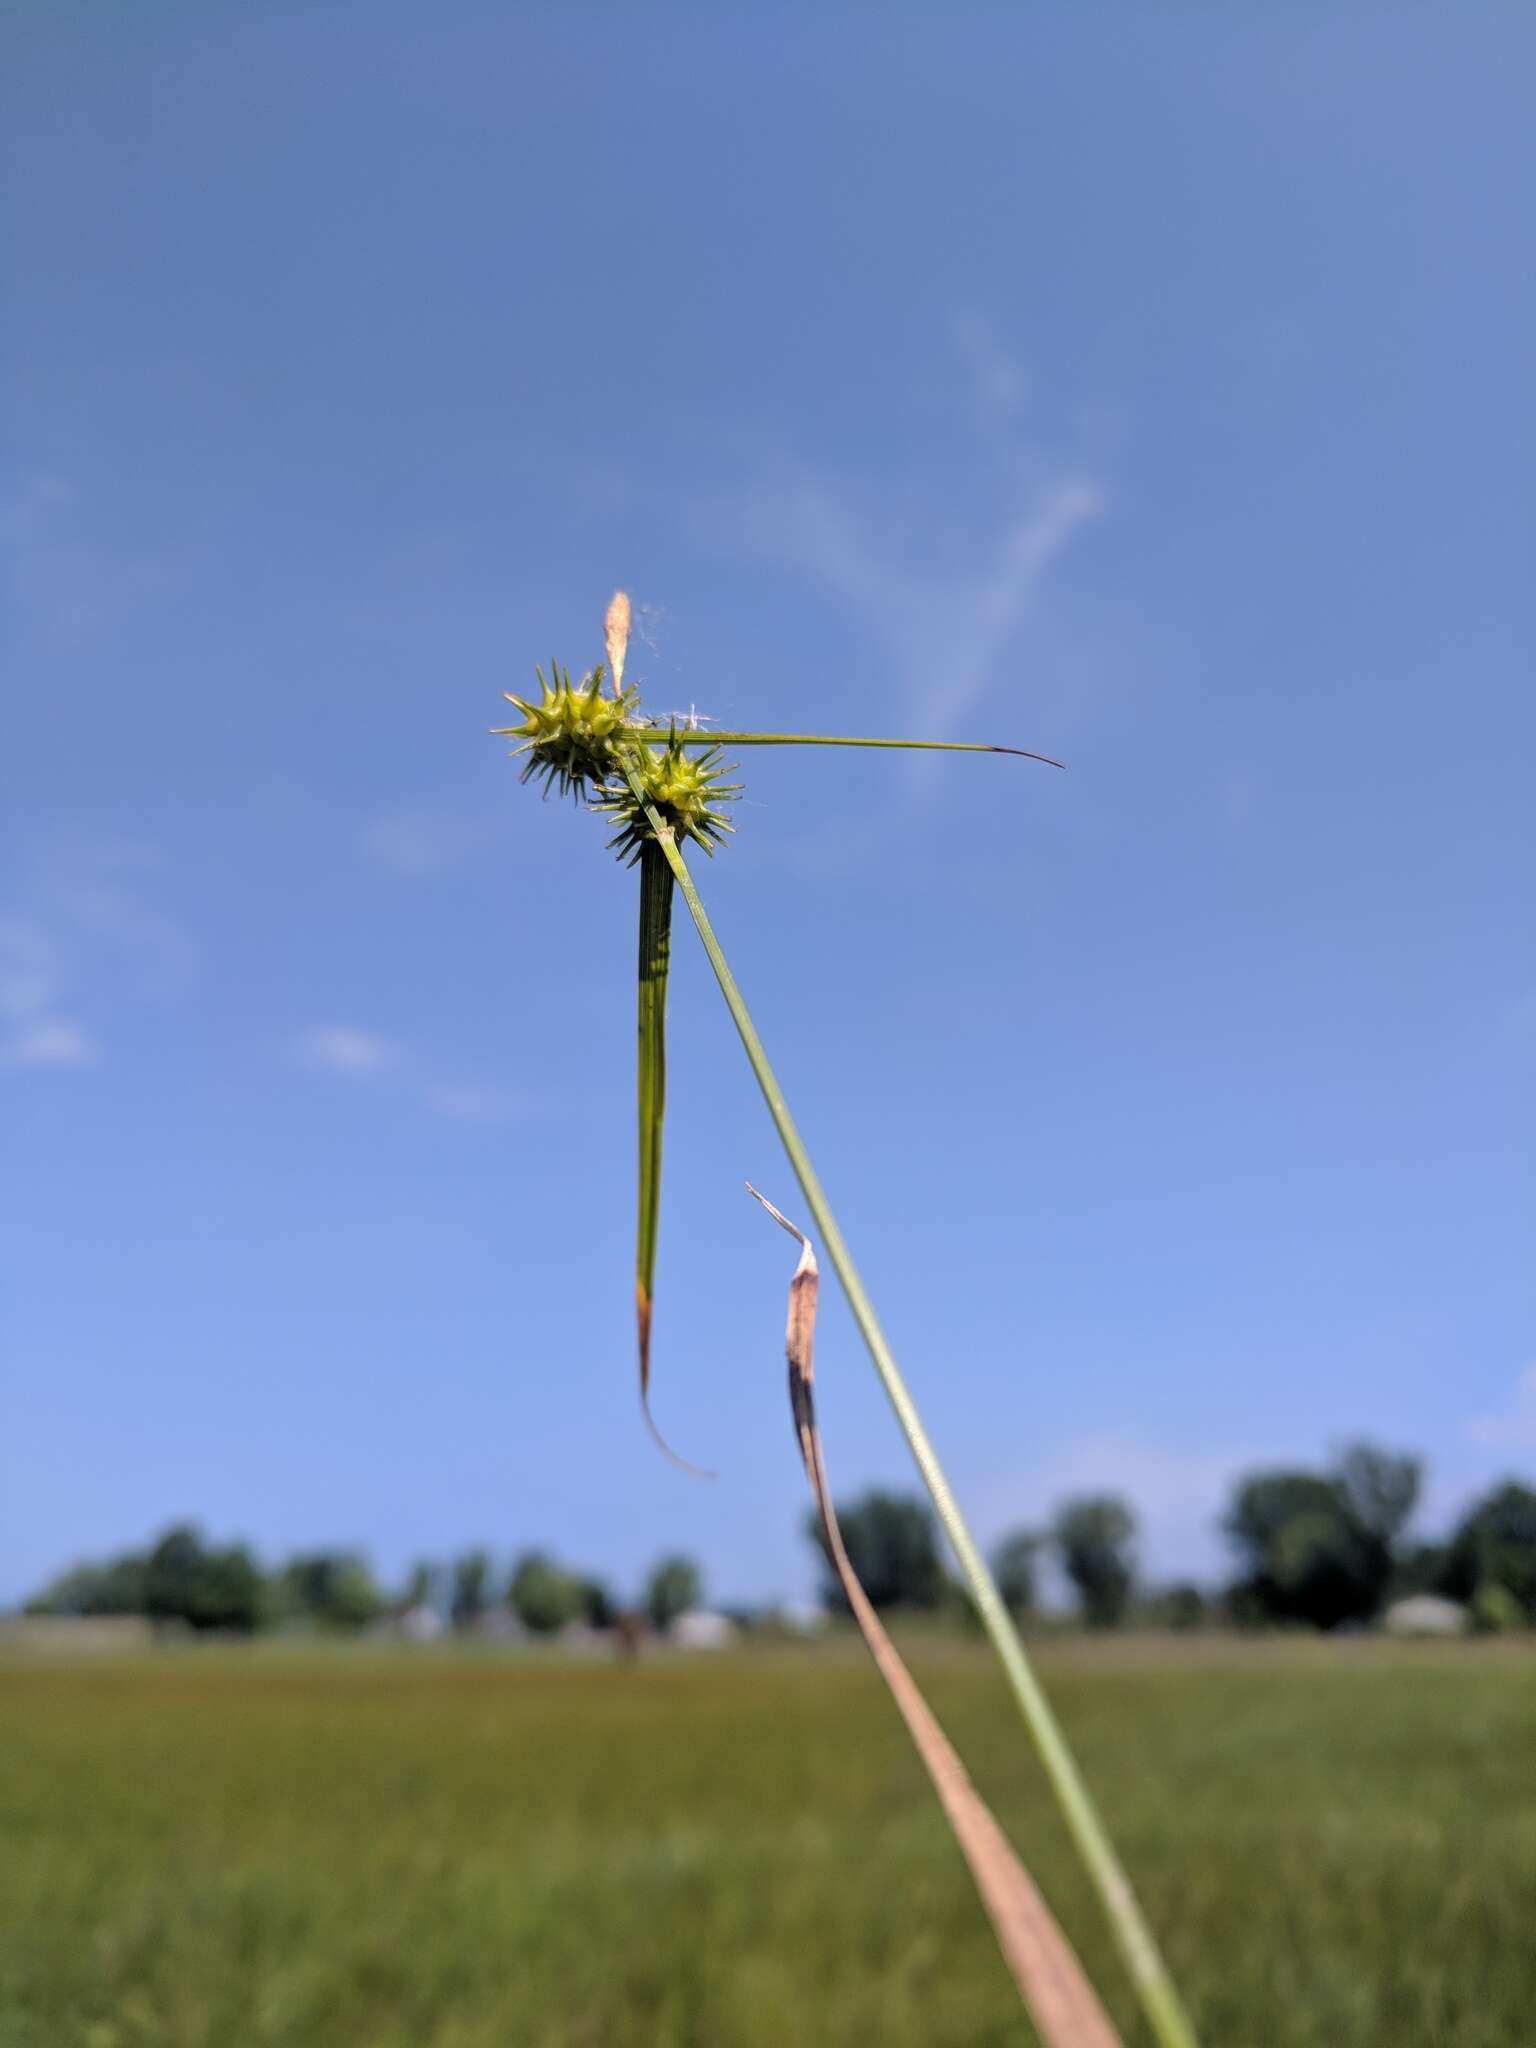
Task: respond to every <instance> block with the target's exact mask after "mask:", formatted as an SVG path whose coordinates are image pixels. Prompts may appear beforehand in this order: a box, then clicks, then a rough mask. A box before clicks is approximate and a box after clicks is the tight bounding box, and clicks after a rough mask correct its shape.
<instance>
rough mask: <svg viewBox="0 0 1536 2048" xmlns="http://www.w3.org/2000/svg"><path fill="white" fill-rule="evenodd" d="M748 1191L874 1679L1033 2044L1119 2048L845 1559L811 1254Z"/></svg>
mask: <svg viewBox="0 0 1536 2048" xmlns="http://www.w3.org/2000/svg"><path fill="white" fill-rule="evenodd" d="M748 1189H749V1192H750V1193H751V1194H753V1195H754V1196H756V1198H757V1200H758V1201H759V1202H761V1203H762V1205H763V1207H764V1208H765V1209H766V1210H767V1211H768V1214H769V1215H770V1216H771V1217H772V1218H773V1219H774V1221H775V1222H776V1223H779V1224H781V1225H782V1226H783V1227H784V1229H785V1230H787V1231H788V1232H789V1234H790V1236H791V1237H793V1238H795V1239H796V1240H797V1241H798V1243H799V1245H800V1262H799V1264H798V1265H797V1266H796V1267H795V1271H794V1275H793V1277H792V1278H791V1280H790V1283H789V1320H788V1326H787V1328H786V1331H785V1352H786V1355H787V1357H788V1360H789V1402H790V1410H791V1412H792V1414H793V1416H794V1423H795V1435H796V1437H797V1439H798V1441H799V1445H800V1455H801V1457H802V1458H803V1460H804V1461H805V1470H806V1476H807V1478H808V1479H809V1480H810V1483H811V1492H812V1495H813V1496H814V1498H815V1502H816V1511H817V1513H818V1514H819V1516H820V1517H821V1526H822V1531H823V1534H824V1536H825V1538H826V1544H827V1553H828V1556H829V1557H830V1558H831V1560H832V1567H833V1569H834V1571H835V1572H836V1573H837V1577H838V1583H839V1584H840V1585H841V1587H842V1589H843V1594H844V1597H845V1598H846V1599H847V1602H848V1605H849V1606H850V1608H851V1609H852V1610H853V1617H854V1620H855V1621H856V1622H857V1623H858V1625H859V1629H860V1632H861V1633H862V1635H863V1637H864V1641H865V1643H866V1644H867V1645H868V1647H869V1653H870V1655H871V1656H872V1657H873V1658H874V1660H875V1663H876V1666H877V1667H878V1669H879V1672H880V1675H881V1677H882V1678H883V1679H884V1680H885V1682H886V1684H887V1686H888V1687H889V1688H890V1692H891V1696H892V1698H893V1699H894V1700H895V1702H896V1706H897V1710H898V1711H899V1713H900V1714H901V1718H902V1720H903V1721H904V1722H905V1723H906V1726H907V1733H908V1734H909V1735H910V1736H911V1737H912V1741H913V1743H914V1745H915V1747H916V1749H917V1752H918V1754H919V1756H920V1757H921V1758H922V1760H923V1763H924V1766H925V1767H926V1769H927V1772H928V1775H929V1777H930V1778H931V1779H932V1781H933V1787H934V1790H935V1791H936V1792H937V1793H938V1795H939V1800H940V1803H941V1804H942V1806H943V1808H944V1812H945V1814H946V1816H947V1817H948V1820H949V1824H950V1826H951V1828H952V1829H953V1830H954V1834H955V1839H956V1841H957V1842H958V1843H959V1845H960V1849H961V1852H962V1853H963V1855H964V1857H965V1860H966V1862H967V1863H968V1864H969V1865H970V1870H971V1876H972V1877H973V1878H974V1879H975V1883H976V1889H977V1891H978V1892H979V1893H980V1895H981V1902H982V1904H983V1906H984V1907H985V1908H986V1911H987V1917H988V1918H989V1919H990V1920H991V1922H992V1929H993V1932H994V1933H995V1934H996V1936H997V1942H998V1946H999V1948H1000V1949H1001V1950H1002V1952H1003V1958H1004V1961H1005V1962H1006V1963H1007V1965H1008V1968H1009V1971H1010V1972H1011V1974H1012V1977H1013V1981H1014V1983H1015V1984H1016V1985H1017V1987H1018V1991H1019V1996H1020V1997H1021V1998H1022V1999H1023V2001H1024V2004H1025V2006H1026V2007H1027V2008H1028V2010H1029V2013H1030V2016H1031V2018H1032V2019H1033V2020H1034V2023H1035V2027H1036V2029H1037V2031H1038V2033H1039V2035H1040V2039H1041V2040H1042V2042H1044V2043H1045V2044H1046V2048H1120V2037H1119V2035H1118V2034H1117V2033H1116V2032H1115V2029H1114V2027H1113V2025H1112V2024H1111V2022H1110V2019H1109V2015H1108V2014H1107V2013H1106V2012H1105V2010H1104V2008H1103V2006H1102V2005H1101V2004H1100V2002H1099V1998H1098V1994H1097V1993H1096V1992H1095V1991H1094V1988H1093V1986H1092V1985H1091V1984H1090V1983H1089V1981H1088V1979H1087V1976H1086V1975H1085V1974H1084V1971H1083V1966H1082V1964H1081V1963H1080V1962H1079V1961H1078V1959H1077V1956H1076V1954H1075V1952H1074V1950H1073V1948H1072V1945H1071V1943H1070V1942H1069V1941H1068V1940H1067V1938H1066V1936H1065V1935H1064V1934H1063V1933H1062V1931H1061V1929H1060V1927H1059V1926H1058V1925H1057V1923H1056V1920H1055V1917H1054V1915H1053V1914H1052V1912H1051V1910H1050V1908H1049V1906H1047V1905H1046V1903H1045V1900H1044V1899H1043V1898H1042V1897H1041V1895H1040V1892H1039V1889H1038V1888H1037V1886H1036V1885H1035V1883H1034V1880H1033V1879H1032V1878H1031V1877H1030V1875H1029V1873H1028V1872H1027V1871H1026V1870H1025V1868H1024V1866H1023V1864H1022V1863H1021V1862H1020V1861H1019V1858H1018V1855H1017V1854H1016V1852H1015V1851H1014V1849H1013V1846H1012V1844H1011V1843H1010V1842H1009V1841H1008V1838H1007V1836H1006V1835H1004V1833H1003V1831H1002V1829H1001V1828H1000V1827H999V1826H998V1824H997V1821H996V1820H995V1818H994V1817H993V1814H992V1811H991V1809H990V1808H989V1807H988V1806H987V1804H986V1802H985V1801H984V1800H983V1799H982V1797H981V1795H980V1793H979V1792H977V1790H976V1788H975V1786H974V1785H973V1784H972V1783H971V1780H970V1777H969V1776H968V1774H967V1772H966V1769H965V1766H964V1765H963V1764H962V1763H961V1761H960V1759H959V1757H958V1756H957V1755H956V1753H955V1751H954V1749H953V1748H952V1746H951V1744H950V1741H949V1738H948V1736H947V1735H946V1734H945V1733H944V1730H943V1729H942V1728H941V1727H940V1726H939V1724H938V1721H937V1720H936V1719H935V1718H934V1715H933V1712H932V1710H931V1709H930V1707H929V1705H928V1702H927V1701H926V1700H925V1699H924V1698H923V1695H922V1693H921V1692H920V1691H919V1690H918V1686H917V1683H916V1681H915V1680H914V1678H913V1677H912V1674H911V1672H910V1671H908V1669H907V1667H906V1665H905V1664H904V1663H903V1662H902V1659H901V1657H900V1655H899V1654H898V1652H897V1649H896V1646H895V1644H894V1643H893V1642H892V1641H891V1639H890V1637H889V1636H888V1635H887V1634H886V1632H885V1628H884V1626H883V1624H882V1623H881V1620H880V1617H879V1616H878V1615H877V1614H876V1612H875V1610H874V1608H873V1607H872V1606H871V1605H870V1603H869V1599H868V1597H867V1596H866V1594H865V1592H864V1588H863V1587H862V1586H861V1585H860V1583H859V1580H858V1576H857V1574H856V1573H855V1571H854V1569H853V1566H852V1564H851V1563H850V1561H849V1557H848V1553H847V1551H846V1549H845V1548H844V1547H843V1538H842V1531H841V1530H840V1529H839V1527H838V1522H837V1511H836V1509H835V1508H834V1507H833V1505H832V1495H831V1491H830V1489H829V1487H828V1485H827V1473H826V1465H825V1461H824V1459H823V1456H822V1448H821V1435H820V1432H819V1430H818V1429H817V1427H816V1409H815V1402H814V1399H813V1395H812V1370H813V1367H812V1355H811V1351H812V1340H813V1338H814V1336H815V1331H816V1295H817V1288H818V1285H819V1276H818V1272H817V1266H816V1254H815V1251H814V1250H813V1249H812V1246H811V1241H810V1239H809V1238H808V1237H807V1236H806V1235H805V1233H804V1231H802V1230H799V1229H797V1228H796V1226H795V1225H794V1224H793V1223H791V1222H790V1220H789V1218H788V1217H787V1216H784V1215H782V1214H781V1213H780V1211H779V1210H777V1209H776V1208H775V1207H774V1206H773V1204H772V1202H770V1201H768V1200H767V1198H766V1197H765V1196H763V1195H760V1194H758V1191H757V1189H756V1188H754V1187H752V1186H751V1183H750V1182H749V1183H748Z"/></svg>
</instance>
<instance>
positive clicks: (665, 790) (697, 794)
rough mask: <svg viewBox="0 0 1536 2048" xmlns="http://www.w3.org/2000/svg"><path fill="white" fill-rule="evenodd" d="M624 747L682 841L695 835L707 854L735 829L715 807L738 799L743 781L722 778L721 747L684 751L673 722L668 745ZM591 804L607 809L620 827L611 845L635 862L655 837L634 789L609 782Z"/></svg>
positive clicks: (658, 809) (655, 804) (647, 792)
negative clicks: (724, 780)
mask: <svg viewBox="0 0 1536 2048" xmlns="http://www.w3.org/2000/svg"><path fill="white" fill-rule="evenodd" d="M623 751H624V756H625V759H626V760H627V761H628V763H629V766H630V768H631V769H632V770H633V771H634V774H635V777H636V779H637V780H638V782H639V784H640V787H641V788H642V790H643V791H644V792H645V799H646V802H647V803H649V804H650V805H651V806H652V808H653V809H654V810H655V811H656V813H657V815H658V816H659V817H660V819H661V821H662V823H663V824H665V825H670V826H671V828H672V834H673V837H674V838H675V839H676V840H677V842H678V843H679V844H682V843H683V842H684V841H686V840H689V839H691V840H693V841H694V843H695V844H696V845H698V846H701V847H702V848H703V850H704V851H705V852H706V853H713V852H714V850H715V846H716V844H717V843H718V842H719V841H720V840H721V839H723V838H724V836H725V834H726V833H727V832H734V831H735V829H736V827H735V826H734V825H733V824H732V823H731V821H730V819H729V818H727V817H726V815H725V813H724V812H723V811H719V810H716V808H715V806H716V804H720V803H734V802H735V800H736V798H737V796H738V795H739V794H740V791H741V784H740V783H739V782H722V781H721V780H720V777H721V775H722V774H724V773H725V772H726V767H727V764H726V762H725V761H724V760H723V759H722V758H721V752H720V749H719V748H718V747H709V748H707V749H706V750H705V751H704V752H703V753H701V754H694V755H690V754H688V753H686V752H685V751H684V747H683V741H682V739H681V738H680V737H679V735H678V730H677V727H676V726H675V725H674V726H673V727H672V729H671V732H670V735H669V736H668V739H667V743H666V745H665V746H664V747H649V746H646V745H644V744H641V743H636V744H634V745H629V746H626V747H625V748H624V750H623ZM593 809H594V810H598V811H606V812H607V814H608V816H609V818H610V819H611V820H612V821H613V822H614V823H615V824H616V825H617V826H618V828H619V829H618V831H617V832H615V833H614V835H613V837H612V838H611V839H610V840H609V842H608V844H609V846H610V847H612V848H614V849H615V850H616V851H617V853H618V855H619V858H620V859H621V860H623V859H624V858H625V857H626V856H628V864H629V865H630V866H631V867H633V866H634V864H635V862H636V861H637V860H638V859H639V858H640V850H641V848H642V847H643V846H645V844H646V843H647V841H649V840H651V839H654V838H655V836H656V835H655V833H654V832H653V831H652V830H651V821H650V819H649V818H648V817H647V816H646V815H645V812H644V811H643V810H642V809H641V807H640V804H639V802H638V801H637V799H636V797H635V793H634V791H633V790H632V789H631V788H630V786H629V784H628V783H627V782H619V783H617V784H615V783H609V784H608V786H607V787H606V788H604V789H602V790H600V791H599V792H598V796H597V800H596V802H595V803H594V805H593Z"/></svg>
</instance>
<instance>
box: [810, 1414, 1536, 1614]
mask: <svg viewBox="0 0 1536 2048" xmlns="http://www.w3.org/2000/svg"><path fill="white" fill-rule="evenodd" d="M1422 1476H1423V1474H1422V1466H1421V1464H1420V1461H1419V1460H1418V1459H1417V1458H1413V1457H1406V1456H1401V1455H1398V1454H1396V1453H1393V1452H1390V1451H1384V1450H1381V1449H1378V1448H1377V1447H1376V1446H1374V1445H1372V1444H1354V1445H1351V1446H1350V1447H1349V1448H1348V1449H1347V1450H1346V1451H1345V1452H1344V1453H1343V1454H1342V1455H1341V1456H1340V1457H1339V1459H1338V1460H1337V1462H1336V1463H1335V1464H1334V1465H1333V1466H1332V1467H1331V1468H1329V1469H1327V1470H1323V1471H1309V1470H1306V1469H1304V1468H1299V1467H1298V1468H1280V1469H1276V1470H1273V1471H1256V1472H1250V1473H1246V1474H1244V1475H1243V1476H1241V1477H1240V1478H1239V1479H1238V1480H1237V1481H1236V1483H1235V1485H1234V1486H1233V1489H1232V1495H1231V1498H1230V1501H1229V1503H1228V1506H1227V1509H1226V1513H1225V1514H1224V1516H1223V1518H1222V1530H1223V1533H1224V1535H1225V1536H1226V1539H1227V1541H1228V1543H1229V1545H1230V1547H1231V1549H1232V1552H1233V1554H1234V1558H1235V1561H1236V1570H1235V1573H1234V1575H1233V1576H1232V1578H1231V1579H1230V1581H1229V1582H1228V1583H1227V1584H1226V1585H1224V1586H1221V1587H1218V1588H1215V1589H1210V1588H1203V1587H1199V1586H1195V1585H1192V1584H1175V1585H1168V1586H1161V1587H1149V1586H1147V1585H1146V1584H1144V1583H1143V1581H1142V1579H1141V1576H1140V1573H1139V1570H1138V1563H1137V1552H1136V1536H1137V1524H1136V1516H1135V1513H1134V1511H1133V1509H1132V1508H1131V1506H1130V1505H1129V1503H1128V1502H1126V1501H1124V1500H1122V1499H1121V1498H1120V1497H1119V1496H1118V1495H1116V1494H1109V1493H1103V1494H1082V1495H1079V1496H1076V1497H1075V1498H1073V1499H1070V1500H1066V1501H1063V1502H1062V1503H1061V1504H1060V1505H1059V1506H1058V1507H1057V1509H1056V1511H1055V1513H1054V1515H1053V1516H1052V1517H1051V1519H1050V1521H1049V1522H1048V1523H1047V1524H1045V1525H1044V1526H1042V1527H1039V1528H1020V1529H1015V1530H1013V1531H1012V1532H1011V1533H1010V1534H1008V1535H1007V1536H1005V1537H1004V1538H1003V1540H1002V1542H1001V1543H1000V1544H999V1545H998V1547H997V1550H996V1552H995V1554H994V1557H993V1561H992V1562H993V1570H994V1573H995V1575H996V1578H997V1584H998V1590H999V1591H1000V1592H1001V1594H1002V1596H1003V1599H1004V1601H1005V1602H1006V1603H1007V1605H1008V1607H1009V1608H1010V1609H1011V1610H1012V1611H1013V1612H1014V1613H1015V1614H1019V1615H1027V1614H1030V1613H1032V1612H1034V1611H1035V1609H1036V1607H1037V1601H1038V1581H1039V1570H1040V1565H1041V1562H1042V1560H1044V1559H1045V1558H1047V1557H1054V1558H1055V1560H1056V1562H1057V1564H1058V1565H1059V1567H1060V1569H1061V1571H1062V1573H1063V1575H1064V1577H1065V1578H1066V1580H1067V1581H1068V1583H1069V1584H1070V1586H1071V1587H1072V1589H1073V1593H1074V1595H1075V1597H1076V1601H1077V1606H1078V1611H1079V1614H1080V1616H1081V1619H1082V1620H1083V1622H1084V1623H1085V1624H1086V1625H1087V1626H1088V1627H1090V1628H1095V1629H1106V1628H1117V1627H1120V1626H1122V1625H1123V1624H1124V1623H1125V1622H1126V1621H1127V1620H1129V1619H1131V1618H1136V1619H1139V1620H1145V1621H1149V1622H1155V1623H1160V1624H1161V1625H1163V1626H1166V1627H1172V1628H1195V1627H1200V1626H1202V1625H1203V1624H1205V1623H1206V1622H1208V1621H1210V1622H1215V1621H1223V1622H1227V1623H1229V1624H1232V1625H1235V1626H1239V1627H1244V1626H1248V1627H1253V1626H1285V1625H1291V1626H1304V1627H1311V1628H1319V1629H1336V1628H1341V1627H1346V1626H1364V1625H1367V1624H1369V1623H1371V1622H1373V1621H1375V1620H1377V1619H1378V1618H1379V1617H1380V1615H1381V1613H1382V1612H1383V1610H1384V1609H1385V1607H1386V1606H1387V1605H1388V1603H1389V1602H1390V1601H1392V1600H1395V1599H1398V1598H1400V1597H1402V1596H1403V1595H1405V1594H1409V1593H1420V1592H1428V1593H1438V1594H1442V1595H1444V1596H1446V1597H1447V1598H1450V1599H1454V1600H1458V1601H1461V1602H1463V1603H1464V1604H1466V1605H1467V1606H1468V1607H1469V1608H1470V1609H1471V1612H1472V1617H1473V1619H1474V1621H1475V1622H1476V1623H1477V1624H1478V1625H1479V1626H1481V1627H1484V1628H1517V1627H1536V1491H1533V1490H1532V1488H1530V1487H1529V1486H1526V1485H1524V1484H1523V1483H1522V1482H1521V1481H1519V1480H1515V1479H1510V1480H1506V1481H1504V1482H1502V1483H1501V1484H1500V1485H1497V1486H1495V1487H1493V1488H1491V1489H1490V1490H1489V1491H1488V1492H1487V1493H1485V1494H1483V1495H1481V1496H1480V1497H1479V1498H1478V1499H1476V1500H1475V1501H1473V1502H1472V1504H1471V1506H1470V1507H1468V1509H1467V1510H1466V1512H1465V1513H1464V1514H1463V1516H1462V1518H1461V1520H1460V1521H1459V1522H1458V1523H1457V1525H1456V1527H1455V1529H1454V1530H1453V1531H1452V1534H1451V1536H1450V1538H1449V1540H1448V1541H1447V1542H1444V1543H1438V1544H1437V1543H1415V1542H1411V1541H1410V1540H1408V1537H1407V1533H1406V1532H1407V1529H1408V1524H1409V1522H1410V1520H1411V1518H1412V1514H1413V1510H1414V1507H1415V1506H1416V1504H1417V1501H1418V1497H1419V1489H1420V1483H1421V1480H1422ZM838 1517H839V1520H840V1522H841V1524H842V1531H843V1540H844V1542H845V1544H846V1546H847V1549H848V1554H849V1557H850V1559H851V1560H852V1563H853V1566H854V1569H855V1571H856V1572H857V1573H858V1575H859V1577H860V1579H861V1580H862V1581H863V1584H864V1587H865V1590H866V1591H867V1592H868V1594H869V1597H870V1599H871V1600H872V1601H873V1602H874V1604H875V1606H877V1607H883V1608H889V1607H907V1608H913V1609H917V1610H929V1611H933V1610H937V1609H940V1608H943V1607H945V1606H946V1605H949V1604H952V1603H954V1602H955V1601H957V1600H958V1599H959V1597H960V1596H959V1594H958V1591H957V1589H956V1587H955V1586H954V1585H953V1583H952V1582H951V1580H950V1578H949V1575H948V1573H947V1572H946V1570H945V1567H944V1562H943V1557H942V1554H941V1550H940V1544H939V1536H938V1531H937V1529H936V1526H935V1524H934V1520H933V1516H932V1513H931V1511H930V1510H929V1508H928V1507H927V1505H926V1503H925V1502H923V1501H921V1500H918V1499H916V1498H913V1497H910V1496H907V1495H904V1494H895V1493H888V1492H884V1491H880V1490H875V1491H873V1492H870V1493H866V1494H864V1495H863V1496H861V1497H860V1498H859V1499H857V1500H855V1501H851V1502H849V1503H847V1504H839V1507H838ZM807 1531H808V1534H809V1535H810V1537H811V1540H812V1541H813V1542H814V1543H815V1544H816V1545H817V1547H818V1549H821V1550H822V1552H823V1561H824V1563H825V1550H824V1545H823V1544H822V1540H821V1530H820V1524H819V1522H818V1521H817V1520H816V1519H815V1518H814V1517H813V1518H812V1519H811V1520H810V1521H809V1522H808V1523H807ZM823 1599H824V1601H825V1603H826V1605H827V1606H828V1607H829V1608H831V1609H832V1610H834V1611H837V1610H840V1609H841V1608H842V1606H843V1598H842V1592H841V1589H840V1587H839V1586H838V1583H837V1579H836V1575H835V1574H834V1573H833V1572H832V1570H831V1568H830V1565H827V1566H826V1570H825V1574H824V1582H823Z"/></svg>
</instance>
